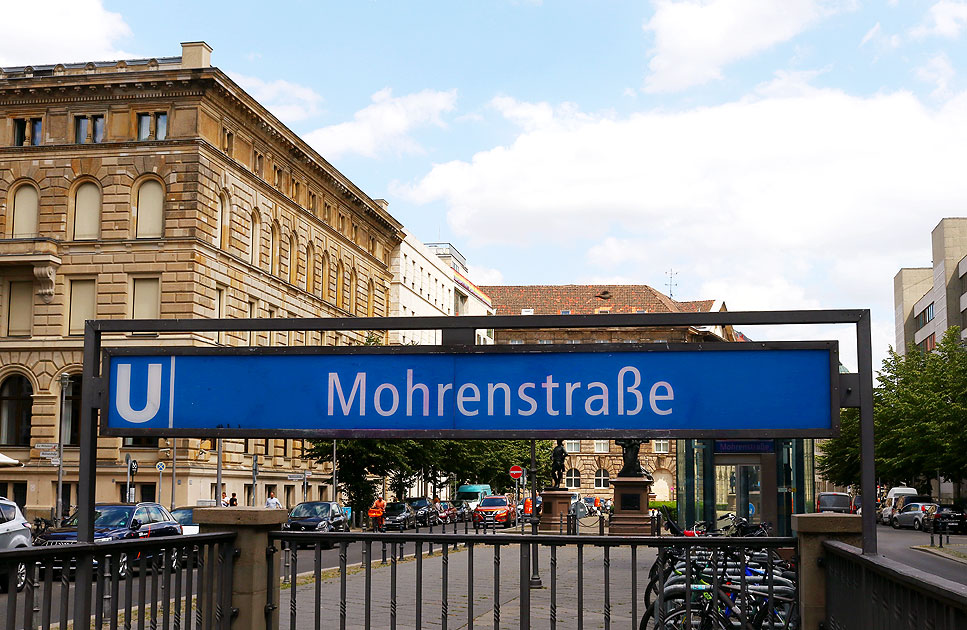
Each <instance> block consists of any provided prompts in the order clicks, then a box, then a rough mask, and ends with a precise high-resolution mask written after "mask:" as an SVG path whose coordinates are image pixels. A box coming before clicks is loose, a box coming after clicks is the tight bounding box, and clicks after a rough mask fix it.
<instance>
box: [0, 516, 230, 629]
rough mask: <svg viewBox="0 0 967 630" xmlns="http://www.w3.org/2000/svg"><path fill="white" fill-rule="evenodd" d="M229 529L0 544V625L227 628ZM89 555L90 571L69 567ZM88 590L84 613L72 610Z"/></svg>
mask: <svg viewBox="0 0 967 630" xmlns="http://www.w3.org/2000/svg"><path fill="white" fill-rule="evenodd" d="M234 541H235V534H199V535H195V536H170V537H159V538H151V539H149V538H141V539H136V540H123V541H110V542H99V543H93V544H78V543H70V544H58V545H48V546H38V547H26V548H23V549H15V550H10V551H2V552H0V580H4V582H5V583H4V584H3V585H2V586H3V590H5V591H6V593H4V594H2V595H0V627H3V628H8V629H10V630H14V629H17V628H22V629H23V630H37V629H38V628H40V629H41V630H50V629H51V628H54V629H59V630H69V629H71V628H72V629H73V630H81V629H87V628H94V629H95V630H102V629H103V628H109V629H110V630H117V628H119V627H120V628H125V629H131V628H138V630H144V628H145V627H149V628H151V629H152V630H156V629H160V630H169V629H170V630H228V628H229V622H230V620H231V616H232V609H231V596H232V565H233V562H234V553H235V546H234ZM87 561H91V562H93V566H94V573H93V575H94V579H93V580H91V581H90V582H86V583H79V582H78V581H76V580H75V579H74V570H75V568H76V567H77V566H78V565H79V564H80V563H81V562H87ZM79 598H81V599H83V598H87V601H86V602H84V603H85V604H87V605H85V606H84V607H83V609H84V610H90V611H91V616H90V618H88V619H77V618H75V616H74V615H75V610H77V607H76V604H77V603H78V599H79Z"/></svg>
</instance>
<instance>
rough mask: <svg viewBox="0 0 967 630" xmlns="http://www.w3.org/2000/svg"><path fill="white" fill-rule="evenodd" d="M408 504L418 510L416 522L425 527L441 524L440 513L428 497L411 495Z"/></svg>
mask: <svg viewBox="0 0 967 630" xmlns="http://www.w3.org/2000/svg"><path fill="white" fill-rule="evenodd" d="M406 504H407V505H408V506H410V507H411V508H413V511H414V512H416V524H417V525H421V526H423V527H429V526H430V525H439V524H440V513H439V512H437V509H436V508H435V507H433V503H432V502H431V501H430V500H429V499H427V498H426V497H410V498H408V499H407V500H406Z"/></svg>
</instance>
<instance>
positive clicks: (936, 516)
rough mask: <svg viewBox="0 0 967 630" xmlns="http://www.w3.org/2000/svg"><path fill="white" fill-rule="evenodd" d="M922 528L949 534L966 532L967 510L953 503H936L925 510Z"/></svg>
mask: <svg viewBox="0 0 967 630" xmlns="http://www.w3.org/2000/svg"><path fill="white" fill-rule="evenodd" d="M923 525H924V530H925V531H928V532H944V533H950V534H967V511H965V510H962V509H960V508H958V507H956V506H953V505H947V504H943V505H938V506H936V507H935V508H932V509H929V510H927V517H926V518H925V519H924V521H923Z"/></svg>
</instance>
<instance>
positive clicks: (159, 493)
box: [158, 468, 162, 502]
mask: <svg viewBox="0 0 967 630" xmlns="http://www.w3.org/2000/svg"><path fill="white" fill-rule="evenodd" d="M161 475H162V472H161V469H160V468H159V469H158V501H159V502H160V501H161V482H162V479H161Z"/></svg>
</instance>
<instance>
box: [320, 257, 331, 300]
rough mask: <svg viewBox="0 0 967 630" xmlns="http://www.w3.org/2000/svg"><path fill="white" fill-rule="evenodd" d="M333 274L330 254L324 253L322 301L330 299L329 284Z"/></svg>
mask: <svg viewBox="0 0 967 630" xmlns="http://www.w3.org/2000/svg"><path fill="white" fill-rule="evenodd" d="M330 273H331V265H330V264H329V252H323V254H322V299H324V300H328V299H329V282H330V280H331V278H330V277H329V275H330Z"/></svg>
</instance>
